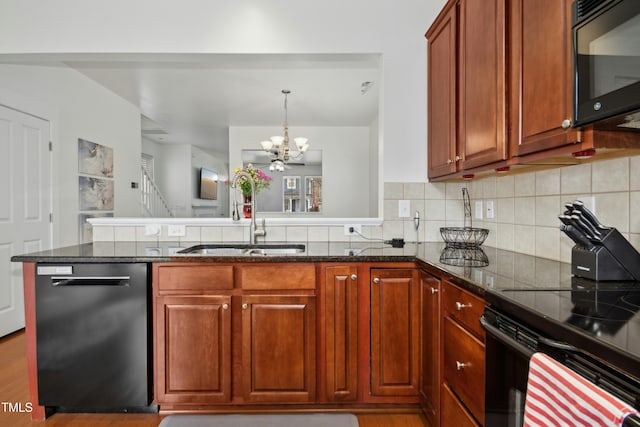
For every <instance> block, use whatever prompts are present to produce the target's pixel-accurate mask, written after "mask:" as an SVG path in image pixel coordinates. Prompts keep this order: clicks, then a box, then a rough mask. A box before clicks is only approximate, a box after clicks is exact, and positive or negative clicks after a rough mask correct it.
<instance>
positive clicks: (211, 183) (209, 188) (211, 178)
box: [200, 168, 218, 200]
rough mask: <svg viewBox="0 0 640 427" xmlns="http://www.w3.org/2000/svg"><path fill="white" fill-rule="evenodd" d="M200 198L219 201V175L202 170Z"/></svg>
mask: <svg viewBox="0 0 640 427" xmlns="http://www.w3.org/2000/svg"><path fill="white" fill-rule="evenodd" d="M200 198H201V199H205V200H217V199H218V174H217V173H215V172H214V171H212V170H209V169H207V168H200Z"/></svg>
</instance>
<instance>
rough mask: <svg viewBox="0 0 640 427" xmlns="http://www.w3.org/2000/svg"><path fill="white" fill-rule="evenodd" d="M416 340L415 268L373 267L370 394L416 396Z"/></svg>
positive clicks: (417, 290)
mask: <svg viewBox="0 0 640 427" xmlns="http://www.w3.org/2000/svg"><path fill="white" fill-rule="evenodd" d="M419 341H420V283H419V280H418V271H417V270H416V269H392V268H389V269H372V270H371V394H372V395H374V396H416V397H417V396H418V380H419V372H420V365H419V362H420V361H419V355H420V346H419Z"/></svg>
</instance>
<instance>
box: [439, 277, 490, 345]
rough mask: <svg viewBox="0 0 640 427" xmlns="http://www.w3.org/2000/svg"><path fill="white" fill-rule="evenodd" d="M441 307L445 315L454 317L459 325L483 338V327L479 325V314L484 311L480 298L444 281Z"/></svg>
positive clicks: (482, 301)
mask: <svg viewBox="0 0 640 427" xmlns="http://www.w3.org/2000/svg"><path fill="white" fill-rule="evenodd" d="M442 307H443V309H444V313H445V315H448V316H450V317H451V318H453V319H456V321H458V322H459V323H460V324H461V325H463V326H464V327H465V328H467V329H469V330H470V331H471V332H472V333H474V334H475V335H476V336H478V337H480V338H482V339H483V340H484V329H483V328H482V325H480V316H482V313H483V311H484V300H483V299H482V298H480V297H478V296H476V295H474V294H472V293H471V292H467V291H465V290H463V289H461V288H459V287H457V286H455V285H452V284H451V283H448V282H445V286H444V295H443V299H442Z"/></svg>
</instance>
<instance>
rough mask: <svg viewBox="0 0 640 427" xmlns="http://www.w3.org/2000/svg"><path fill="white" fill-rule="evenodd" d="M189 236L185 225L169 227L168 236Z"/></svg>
mask: <svg viewBox="0 0 640 427" xmlns="http://www.w3.org/2000/svg"><path fill="white" fill-rule="evenodd" d="M186 234H187V228H186V227H185V226H184V225H176V224H173V225H167V236H169V237H184V236H185V235H186Z"/></svg>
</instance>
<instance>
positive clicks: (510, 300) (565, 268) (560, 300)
mask: <svg viewBox="0 0 640 427" xmlns="http://www.w3.org/2000/svg"><path fill="white" fill-rule="evenodd" d="M225 243H228V242H225ZM288 243H301V242H288ZM198 244H200V242H194V243H187V242H181V243H178V242H160V243H157V242H96V243H87V244H81V245H75V246H69V247H63V248H58V249H51V250H46V251H41V252H35V253H30V254H25V255H18V256H14V257H12V258H11V260H12V261H15V262H41V263H86V262H89V263H104V262H117V263H129V262H230V263H235V262H370V263H385V262H417V263H418V265H419V266H421V267H422V268H424V269H426V270H427V271H430V272H432V273H434V274H436V275H438V276H440V277H443V278H445V279H447V280H449V281H451V282H453V283H455V284H457V285H459V286H461V287H464V288H466V289H468V290H470V291H471V292H474V293H476V294H479V295H481V296H483V297H484V298H485V299H486V301H487V303H488V304H490V305H492V306H494V307H496V308H498V309H503V310H506V311H508V312H510V313H511V314H512V315H516V316H517V317H518V318H520V319H522V320H524V321H527V322H530V323H535V326H536V327H537V328H539V329H540V330H541V331H542V332H544V333H548V334H553V335H554V336H557V335H560V336H561V337H567V336H569V335H571V337H573V338H572V339H573V341H574V342H575V344H576V345H578V346H580V347H581V348H584V349H586V351H588V352H590V353H591V354H593V355H596V356H599V357H600V358H605V359H607V360H611V361H613V360H615V361H616V363H615V364H616V365H617V366H623V367H624V368H625V370H627V372H631V373H634V372H635V374H633V375H635V376H638V377H640V374H638V372H640V341H639V340H637V339H635V338H634V337H637V336H638V333H640V312H637V311H636V312H633V313H632V317H631V318H630V319H628V320H627V321H626V322H625V324H624V326H622V327H621V329H619V330H618V331H617V332H616V333H615V334H607V333H602V331H593V330H585V329H584V327H583V326H580V325H575V324H572V323H571V322H570V321H569V320H568V318H567V313H570V310H574V309H575V304H574V301H573V299H574V295H573V293H572V292H571V291H572V289H574V288H576V281H575V279H574V278H572V276H571V265H570V264H568V263H563V262H558V261H552V260H548V259H544V258H539V257H535V256H531V255H526V254H521V253H516V252H510V251H505V250H501V249H496V248H492V247H485V246H482V247H481V249H480V250H462V249H456V250H451V249H446V248H445V245H444V243H421V244H406V245H405V246H404V247H403V248H393V247H391V246H390V245H385V244H382V243H368V242H359V243H348V242H333V243H331V242H308V243H305V245H306V251H305V252H303V253H297V254H286V255H270V256H256V255H242V256H238V255H223V256H220V255H216V256H201V255H176V254H175V253H176V252H177V251H179V250H181V249H184V248H187V247H190V246H193V245H198ZM592 283H595V282H592ZM596 285H597V284H596ZM577 286H580V284H578V285H577ZM598 286H599V287H600V288H602V290H614V291H616V292H620V289H622V291H623V292H626V291H627V290H629V292H630V293H633V294H634V295H637V294H638V293H640V284H638V283H637V282H624V283H618V284H616V283H613V284H610V283H606V284H601V285H598ZM598 286H596V288H598ZM523 291H524V292H523ZM542 291H544V292H542Z"/></svg>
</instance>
